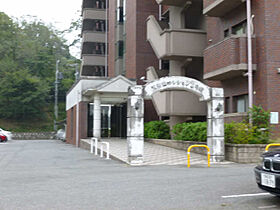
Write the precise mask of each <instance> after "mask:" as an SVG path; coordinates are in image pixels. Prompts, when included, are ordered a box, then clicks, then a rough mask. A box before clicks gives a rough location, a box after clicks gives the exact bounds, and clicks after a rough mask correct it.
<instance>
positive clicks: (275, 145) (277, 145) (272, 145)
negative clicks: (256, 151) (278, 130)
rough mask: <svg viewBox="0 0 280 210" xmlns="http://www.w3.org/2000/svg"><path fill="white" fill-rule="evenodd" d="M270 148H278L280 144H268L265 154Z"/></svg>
mask: <svg viewBox="0 0 280 210" xmlns="http://www.w3.org/2000/svg"><path fill="white" fill-rule="evenodd" d="M270 147H280V143H274V144H268V145H267V146H266V147H265V151H266V152H267V151H268V149H269V148H270Z"/></svg>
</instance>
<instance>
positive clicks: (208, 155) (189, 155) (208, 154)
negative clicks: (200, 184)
mask: <svg viewBox="0 0 280 210" xmlns="http://www.w3.org/2000/svg"><path fill="white" fill-rule="evenodd" d="M194 147H204V148H206V149H207V157H208V167H210V149H209V147H208V146H206V145H192V146H190V147H189V148H188V168H189V167H190V166H191V163H190V158H191V149H192V148H194Z"/></svg>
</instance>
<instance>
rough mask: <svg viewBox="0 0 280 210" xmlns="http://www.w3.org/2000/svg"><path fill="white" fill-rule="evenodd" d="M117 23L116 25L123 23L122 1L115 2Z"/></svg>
mask: <svg viewBox="0 0 280 210" xmlns="http://www.w3.org/2000/svg"><path fill="white" fill-rule="evenodd" d="M116 12H117V22H118V23H123V20H124V18H123V15H124V11H123V0H118V1H117V11H116Z"/></svg>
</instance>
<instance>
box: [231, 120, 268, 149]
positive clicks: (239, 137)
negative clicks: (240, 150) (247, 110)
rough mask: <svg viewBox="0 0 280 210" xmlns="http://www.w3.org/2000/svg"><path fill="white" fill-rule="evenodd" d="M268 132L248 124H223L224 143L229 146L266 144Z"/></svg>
mask: <svg viewBox="0 0 280 210" xmlns="http://www.w3.org/2000/svg"><path fill="white" fill-rule="evenodd" d="M268 141H269V132H268V131H267V130H264V131H263V130H262V129H259V128H258V127H257V126H251V125H250V124H248V123H236V122H232V123H228V124H225V142H226V143H231V144H267V143H268Z"/></svg>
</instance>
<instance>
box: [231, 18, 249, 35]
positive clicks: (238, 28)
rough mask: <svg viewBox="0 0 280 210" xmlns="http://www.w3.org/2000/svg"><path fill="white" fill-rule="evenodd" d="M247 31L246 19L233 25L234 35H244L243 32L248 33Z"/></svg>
mask: <svg viewBox="0 0 280 210" xmlns="http://www.w3.org/2000/svg"><path fill="white" fill-rule="evenodd" d="M246 32H247V21H246V20H245V21H242V22H241V23H238V24H237V25H235V26H233V27H232V34H234V35H242V34H246Z"/></svg>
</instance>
